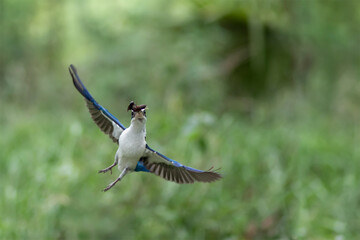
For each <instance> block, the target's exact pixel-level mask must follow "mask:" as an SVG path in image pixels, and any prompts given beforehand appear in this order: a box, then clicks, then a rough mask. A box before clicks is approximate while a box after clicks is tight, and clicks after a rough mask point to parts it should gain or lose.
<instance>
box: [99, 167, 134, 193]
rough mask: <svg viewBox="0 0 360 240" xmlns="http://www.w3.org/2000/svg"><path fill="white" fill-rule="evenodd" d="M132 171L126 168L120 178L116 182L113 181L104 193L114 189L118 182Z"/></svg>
mask: <svg viewBox="0 0 360 240" xmlns="http://www.w3.org/2000/svg"><path fill="white" fill-rule="evenodd" d="M129 171H130V169H129V168H125V169H124V170H123V171H122V172H121V174H120V176H119V177H118V178H117V179H116V180H115V181H113V182H112V183H110V184H109V185H108V186H107V187H106V188H105V189H104V192H106V191H107V190H109V189H110V188H112V187H113V186H114V185H115V184H116V183H117V182H118V181H120V180H121V179H122V178H123V177H124V176H125V175H126V174H127V173H128V172H129Z"/></svg>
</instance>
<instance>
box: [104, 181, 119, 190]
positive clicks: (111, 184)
mask: <svg viewBox="0 0 360 240" xmlns="http://www.w3.org/2000/svg"><path fill="white" fill-rule="evenodd" d="M118 181H119V180H117V179H116V181H114V182H112V183H110V184H109V185H108V186H107V187H106V188H105V189H104V190H103V191H104V192H106V191H108V190H110V188H112V187H113V186H115V184H116V183H117V182H118Z"/></svg>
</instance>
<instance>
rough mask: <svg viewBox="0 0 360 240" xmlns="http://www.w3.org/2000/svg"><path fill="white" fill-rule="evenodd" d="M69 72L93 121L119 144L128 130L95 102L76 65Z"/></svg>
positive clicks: (71, 66)
mask: <svg viewBox="0 0 360 240" xmlns="http://www.w3.org/2000/svg"><path fill="white" fill-rule="evenodd" d="M69 72H70V75H71V77H72V80H73V83H74V86H75V88H76V89H77V90H78V91H79V92H80V94H81V95H83V97H84V98H85V102H86V106H87V108H88V110H89V112H90V115H91V118H92V120H93V121H94V122H95V123H96V125H97V126H98V127H99V128H100V130H101V131H102V132H104V133H105V134H107V135H109V137H110V138H111V139H112V140H113V141H114V142H116V143H118V140H119V137H120V135H121V133H122V132H123V131H124V130H125V129H126V128H125V127H124V126H123V125H122V124H121V123H120V122H119V120H118V119H117V118H116V117H114V116H113V115H112V114H111V113H110V112H109V111H108V110H107V109H105V108H103V107H102V106H101V105H100V104H98V103H97V102H96V101H95V99H94V98H93V97H92V96H91V94H90V93H89V91H88V90H87V89H86V88H85V86H84V84H83V83H82V82H81V80H80V78H79V76H78V74H77V70H76V68H75V67H74V65H70V67H69Z"/></svg>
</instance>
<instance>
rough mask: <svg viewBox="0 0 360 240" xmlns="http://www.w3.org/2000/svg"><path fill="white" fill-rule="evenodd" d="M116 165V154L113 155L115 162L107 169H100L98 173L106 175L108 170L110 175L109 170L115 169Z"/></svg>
mask: <svg viewBox="0 0 360 240" xmlns="http://www.w3.org/2000/svg"><path fill="white" fill-rule="evenodd" d="M116 164H118V157H117V154H116V155H115V161H114V163H113V164H111V165H110V166H109V167H107V168H104V169H101V170H100V171H99V173H106V172H107V171H109V170H110V174H112V170H111V169H112V168H113V167H115V166H116Z"/></svg>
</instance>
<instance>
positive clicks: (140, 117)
mask: <svg viewBox="0 0 360 240" xmlns="http://www.w3.org/2000/svg"><path fill="white" fill-rule="evenodd" d="M135 119H139V120H143V119H145V116H144V113H143V112H142V111H139V112H135Z"/></svg>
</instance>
